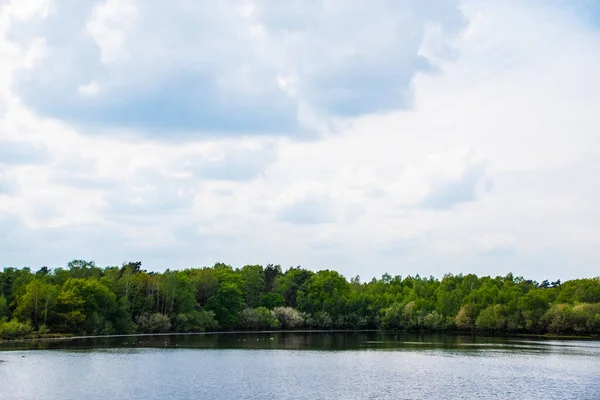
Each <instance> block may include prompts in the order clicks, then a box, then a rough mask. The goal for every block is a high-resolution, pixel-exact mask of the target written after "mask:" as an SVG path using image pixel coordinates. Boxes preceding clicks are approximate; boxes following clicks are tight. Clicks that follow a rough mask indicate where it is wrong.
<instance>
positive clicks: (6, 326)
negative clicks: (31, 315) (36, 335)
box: [0, 319, 33, 340]
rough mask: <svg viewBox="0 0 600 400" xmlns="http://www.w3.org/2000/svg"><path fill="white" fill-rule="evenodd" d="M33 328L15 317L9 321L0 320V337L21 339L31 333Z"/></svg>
mask: <svg viewBox="0 0 600 400" xmlns="http://www.w3.org/2000/svg"><path fill="white" fill-rule="evenodd" d="M32 332H33V329H32V328H31V325H29V324H23V323H21V322H19V321H17V320H16V319H13V320H11V321H10V322H6V321H5V320H4V321H0V339H4V340H13V339H22V338H24V337H26V336H28V335H31V333H32Z"/></svg>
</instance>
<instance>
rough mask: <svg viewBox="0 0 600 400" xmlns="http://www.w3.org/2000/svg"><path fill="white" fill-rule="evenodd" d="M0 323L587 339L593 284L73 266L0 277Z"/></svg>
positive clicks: (21, 330) (44, 328)
mask: <svg viewBox="0 0 600 400" xmlns="http://www.w3.org/2000/svg"><path fill="white" fill-rule="evenodd" d="M0 319H2V321H3V322H2V324H3V326H4V328H3V329H4V331H5V332H7V333H5V337H9V338H15V337H23V336H27V335H38V334H39V333H40V332H44V333H49V334H57V333H58V334H60V333H73V334H109V333H136V332H202V331H208V330H215V329H236V328H243V329H275V328H277V329H302V328H308V329H389V330H405V331H424V330H428V331H453V330H461V331H469V332H494V333H508V332H510V333H513V332H515V333H556V334H598V333H600V279H599V278H592V279H577V280H572V281H568V282H560V281H559V280H556V281H552V280H544V281H542V283H537V282H534V281H531V280H526V279H524V278H522V277H515V276H513V275H512V274H508V275H506V276H496V277H489V276H483V277H477V276H476V275H473V274H469V275H462V274H458V275H452V274H448V275H445V276H444V277H443V278H442V279H441V280H438V279H435V278H433V277H428V278H425V277H420V276H419V275H416V276H406V277H404V278H403V277H402V276H400V275H394V276H392V275H390V274H384V275H383V276H382V277H381V278H380V279H375V278H373V279H372V280H370V281H368V282H361V280H360V277H358V276H357V277H354V278H352V279H351V280H350V281H348V280H347V279H346V278H345V277H344V276H342V275H340V274H339V273H338V272H336V271H332V270H322V271H318V272H316V273H315V272H312V271H309V270H305V269H303V268H301V267H295V268H290V269H288V270H287V271H286V272H285V273H284V272H282V270H281V267H280V266H278V265H267V266H266V267H264V268H263V267H262V266H260V265H247V266H244V267H243V268H239V269H238V268H234V267H232V266H230V265H227V264H223V263H217V264H215V265H214V266H213V267H210V268H206V267H205V268H190V269H185V270H169V269H167V270H166V271H165V272H163V273H154V272H147V271H145V270H143V269H142V268H141V262H139V261H137V262H127V263H124V264H123V265H122V266H121V267H118V266H109V267H106V268H100V267H98V266H96V265H95V263H94V262H93V261H85V260H74V261H71V262H70V263H69V264H68V265H67V267H66V268H56V269H49V268H45V267H43V268H41V269H40V270H38V271H36V272H32V271H31V270H30V269H29V268H21V269H19V268H5V269H4V270H3V271H0ZM7 321H10V322H7ZM6 324H8V325H6Z"/></svg>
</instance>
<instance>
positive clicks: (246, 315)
mask: <svg viewBox="0 0 600 400" xmlns="http://www.w3.org/2000/svg"><path fill="white" fill-rule="evenodd" d="M238 326H239V327H240V328H242V329H251V330H258V329H274V328H277V327H278V326H279V321H278V320H277V318H276V317H275V313H274V312H273V311H270V310H269V309H268V308H266V307H258V308H246V309H245V310H243V311H242V312H241V313H240V315H239V317H238Z"/></svg>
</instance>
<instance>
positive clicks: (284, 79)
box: [0, 0, 600, 280]
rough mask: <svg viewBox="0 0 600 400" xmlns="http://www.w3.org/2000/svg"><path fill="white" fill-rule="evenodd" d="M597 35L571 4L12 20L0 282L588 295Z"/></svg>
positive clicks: (193, 10)
mask: <svg viewBox="0 0 600 400" xmlns="http://www.w3.org/2000/svg"><path fill="white" fill-rule="evenodd" d="M599 28H600V2H598V1H590V0H572V1H565V0H552V1H541V0H522V1H516V0H515V1H483V0H464V1H459V0H456V1H455V0H428V1H423V0H402V1H398V0H394V1H392V0H376V1H366V0H356V1H353V2H348V1H341V0H309V1H299V0H298V1H296V0H290V1H285V2H282V1H274V0H256V1H251V0H231V1H222V2H215V1H208V0H205V1H197V0H196V1H192V0H175V1H172V2H170V3H169V7H165V6H164V2H160V1H156V0H143V1H142V0H99V1H88V0H77V1H75V0H13V1H10V0H9V1H8V2H7V3H6V2H5V3H4V4H3V5H0V226H2V227H3V228H4V229H2V230H1V231H2V233H1V234H0V254H2V257H1V259H0V266H24V265H30V266H32V267H33V268H38V267H40V266H41V265H49V266H61V265H65V264H66V263H67V262H68V261H69V260H71V259H73V258H86V259H93V260H95V261H96V262H97V263H98V264H100V265H111V264H120V263H121V262H123V261H127V260H142V261H143V262H144V265H145V266H146V267H147V268H149V269H153V270H164V269H166V268H183V267H190V266H203V265H210V264H212V263H214V262H217V261H222V262H227V263H231V264H233V265H236V266H241V265H244V264H253V263H261V264H266V263H279V264H282V265H283V266H284V267H288V266H292V265H303V266H304V267H306V268H310V269H314V270H317V269H322V268H333V269H337V270H339V271H341V272H342V273H343V274H345V275H346V276H354V275H357V274H359V275H361V276H362V277H363V278H366V279H369V278H370V277H372V276H380V275H381V274H383V273H385V272H389V273H391V274H393V275H395V274H400V275H407V274H416V273H419V274H421V275H430V274H432V275H435V276H441V275H443V274H444V273H447V272H453V273H459V272H463V273H469V272H475V273H478V274H486V275H487V274H491V275H496V274H506V273H508V272H513V273H515V274H517V275H523V276H527V277H532V278H534V279H538V280H541V279H546V278H548V279H556V278H561V279H568V278H573V277H581V276H595V275H597V274H598V272H597V265H598V262H599V261H600V250H598V249H600V231H598V229H597V227H598V226H600V213H599V212H598V211H597V204H598V201H599V200H600V189H597V187H596V186H597V185H595V184H594V182H595V180H597V179H596V177H597V175H598V173H600V161H598V160H600V158H599V157H598V153H599V152H600V135H599V134H598V126H599V125H600V120H599V119H598V113H597V110H598V109H600V81H599V80H598V79H597V71H598V70H600V30H599Z"/></svg>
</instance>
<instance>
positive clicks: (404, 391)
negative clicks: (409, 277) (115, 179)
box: [0, 332, 600, 400]
mask: <svg viewBox="0 0 600 400" xmlns="http://www.w3.org/2000/svg"><path fill="white" fill-rule="evenodd" d="M0 360H2V362H0V398H1V399H2V400H13V399H14V400H16V399H44V400H51V399H61V400H66V399H77V400H79V399H107V400H108V399H110V400H117V399H174V400H178V399H520V400H521V399H579V400H581V399H590V400H592V399H594V400H598V399H600V342H599V341H586V340H541V339H525V338H510V339H507V338H488V337H470V336H452V335H422V334H401V335H400V334H398V335H395V334H384V333H379V332H352V333H349V332H346V333H339V332H286V333H221V334H205V335H154V336H123V337H110V338H84V339H70V340H48V341H33V342H13V343H3V344H0Z"/></svg>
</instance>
